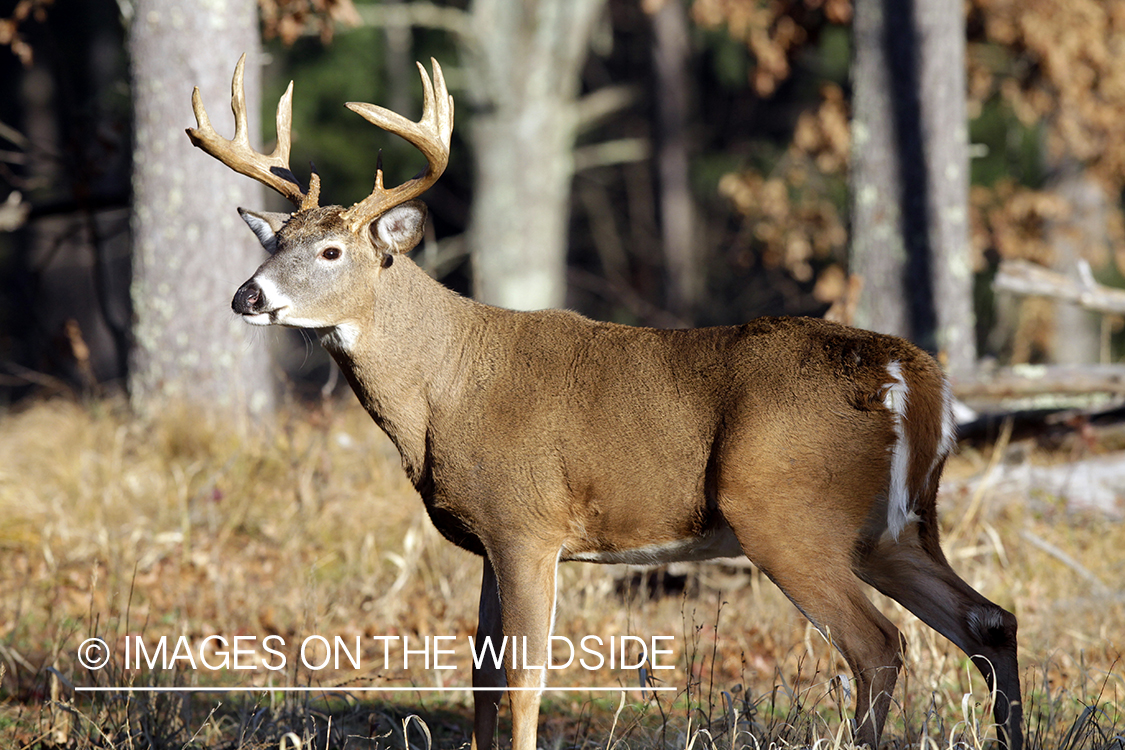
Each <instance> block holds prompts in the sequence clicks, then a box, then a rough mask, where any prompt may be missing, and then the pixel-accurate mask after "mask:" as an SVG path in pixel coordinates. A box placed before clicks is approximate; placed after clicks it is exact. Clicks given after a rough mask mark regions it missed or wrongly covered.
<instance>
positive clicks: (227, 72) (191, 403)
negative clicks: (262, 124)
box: [129, 0, 274, 425]
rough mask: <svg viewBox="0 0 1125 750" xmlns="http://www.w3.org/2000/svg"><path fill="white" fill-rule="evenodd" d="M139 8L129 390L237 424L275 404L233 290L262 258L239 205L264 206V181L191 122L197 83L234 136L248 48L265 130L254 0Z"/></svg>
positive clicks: (133, 39) (144, 403) (147, 405)
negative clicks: (203, 141)
mask: <svg viewBox="0 0 1125 750" xmlns="http://www.w3.org/2000/svg"><path fill="white" fill-rule="evenodd" d="M134 7H135V16H134V18H133V22H132V27H131V29H130V34H129V52H130V56H131V64H132V79H133V97H134V107H135V109H134V122H135V133H136V143H135V151H134V154H135V155H134V167H133V191H134V195H133V217H132V223H133V243H134V246H133V248H134V249H133V284H132V300H133V310H134V322H133V339H134V341H133V350H132V355H131V358H130V365H131V368H130V374H129V389H130V395H131V398H132V400H133V403H134V405H135V406H137V407H138V408H139V409H140V410H141V411H142V412H144V411H150V412H151V411H155V410H157V409H160V408H162V407H163V406H166V405H168V404H169V403H180V404H182V405H184V406H186V407H188V408H191V409H200V408H202V410H203V411H204V412H212V413H214V414H215V415H222V416H223V417H224V418H225V419H230V420H231V423H232V424H233V425H239V424H241V423H242V420H243V418H244V417H245V415H247V414H251V415H254V416H264V415H266V414H268V413H269V412H270V411H271V410H272V408H273V404H274V396H273V383H272V377H271V365H270V357H269V355H268V353H267V351H266V347H264V346H263V345H262V342H261V340H260V339H261V337H260V336H258V337H254V336H252V334H251V331H250V329H249V327H248V326H246V325H245V324H243V323H242V322H241V321H240V320H238V319H237V318H236V317H235V316H234V315H233V314H231V310H230V298H231V295H232V294H233V292H234V290H235V289H236V288H237V286H238V284H239V283H240V282H241V281H242V280H244V279H245V278H247V277H248V276H249V275H250V274H251V273H253V271H254V269H255V268H256V267H257V266H258V264H259V263H261V261H262V250H261V247H260V245H259V244H258V242H257V241H256V240H255V239H254V236H253V234H251V232H250V231H249V230H248V229H247V228H246V227H245V226H244V225H243V223H242V221H241V220H240V219H239V218H238V214H237V213H236V212H235V208H236V207H237V206H247V207H257V206H260V205H262V202H263V201H262V192H261V186H260V185H259V184H258V183H256V182H254V181H253V180H249V179H247V178H245V177H243V176H242V175H239V174H237V173H235V172H233V171H231V170H230V169H227V168H226V167H224V166H222V165H221V164H219V163H218V162H216V161H215V160H214V159H212V158H211V157H209V156H207V155H205V154H203V153H202V152H201V151H199V150H198V149H195V148H193V147H192V146H191V144H190V142H189V141H188V138H187V136H186V135H185V134H184V129H185V128H187V127H192V126H194V125H195V118H194V117H193V115H192V111H191V91H192V87H193V86H199V89H200V91H201V93H202V94H203V98H204V101H205V103H206V104H207V108H208V113H209V114H210V115H211V118H212V120H213V122H215V126H216V129H217V130H219V131H220V132H222V133H225V134H230V135H233V133H234V126H233V118H232V116H231V115H230V114H229V107H228V103H229V98H228V92H229V91H230V81H231V75H232V73H233V71H234V65H235V63H236V62H237V61H238V56H239V55H240V54H241V53H242V52H243V51H245V52H246V53H247V55H248V61H249V64H248V65H247V66H246V100H247V104H248V109H249V112H250V115H251V117H250V132H252V133H258V132H260V130H259V128H258V126H257V122H256V121H257V119H258V118H257V117H256V115H257V113H258V111H259V107H258V102H259V100H260V97H261V94H260V79H261V76H260V75H259V73H260V71H259V60H260V56H261V55H260V41H259V38H258V22H257V5H256V4H255V2H254V0H232V1H231V2H228V3H220V4H214V3H212V4H205V5H199V6H196V5H193V4H190V3H188V4H184V3H174V2H171V0H138V2H137V3H136V5H135V6H134ZM255 339H257V340H255Z"/></svg>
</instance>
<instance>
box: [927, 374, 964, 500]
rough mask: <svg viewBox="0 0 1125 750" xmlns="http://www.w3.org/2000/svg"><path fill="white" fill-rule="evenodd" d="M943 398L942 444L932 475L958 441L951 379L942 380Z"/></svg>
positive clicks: (935, 457) (936, 456) (938, 448)
mask: <svg viewBox="0 0 1125 750" xmlns="http://www.w3.org/2000/svg"><path fill="white" fill-rule="evenodd" d="M941 398H942V401H941V442H940V443H938V447H937V453H936V454H935V455H934V462H933V463H932V464H931V465H930V474H933V473H934V472H935V471H936V470H937V467H938V464H940V463H941V461H942V459H944V458H945V457H946V456H948V455H949V453H950V452H951V451H952V450H953V446H954V445H955V443H956V441H957V417H956V415H955V413H954V408H955V406H956V405H957V402H956V400H955V399H954V398H953V385H952V384H951V383H950V382H949V378H942V384H941ZM965 408H968V407H965ZM935 479H936V477H935Z"/></svg>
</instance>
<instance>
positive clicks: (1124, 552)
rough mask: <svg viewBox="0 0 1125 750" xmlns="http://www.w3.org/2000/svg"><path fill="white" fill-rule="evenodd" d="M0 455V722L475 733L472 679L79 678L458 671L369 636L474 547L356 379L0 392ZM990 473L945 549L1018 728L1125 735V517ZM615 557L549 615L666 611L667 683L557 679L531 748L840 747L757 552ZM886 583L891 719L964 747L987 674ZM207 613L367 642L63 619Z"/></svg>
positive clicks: (613, 630)
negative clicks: (651, 585)
mask: <svg viewBox="0 0 1125 750" xmlns="http://www.w3.org/2000/svg"><path fill="white" fill-rule="evenodd" d="M0 455H2V456H4V459H3V463H2V464H0V670H2V671H3V672H4V675H3V683H2V687H0V744H3V745H5V746H14V747H35V746H43V747H47V746H51V745H52V743H56V744H69V745H70V746H77V747H114V748H127V747H150V746H151V747H176V748H179V747H206V748H225V747H260V748H265V747H283V746H288V747H295V746H298V745H295V744H294V742H297V743H301V744H300V745H299V746H301V747H317V748H323V747H344V746H347V747H376V746H377V747H394V748H404V747H406V746H408V745H409V746H411V747H427V746H430V745H431V743H432V745H433V746H435V747H438V746H440V747H457V746H460V745H461V744H462V743H464V742H465V741H466V740H467V734H468V727H469V716H470V708H469V701H468V698H467V696H465V695H464V694H455V693H454V694H450V693H438V694H433V693H430V694H414V693H405V694H401V693H400V694H394V695H392V694H380V693H364V694H352V695H350V696H349V695H345V694H343V693H339V694H334V695H329V696H324V695H320V694H297V695H292V694H290V695H282V694H278V693H270V694H262V693H255V694H244V695H226V696H215V695H213V694H196V695H195V696H194V697H187V696H186V695H184V694H176V695H167V694H159V695H152V694H144V693H136V694H132V695H113V694H96V695H91V694H89V693H77V694H76V693H75V692H74V691H73V690H72V687H73V686H85V685H91V684H101V685H110V684H112V685H116V686H124V685H134V686H143V685H163V686H185V685H228V686H229V685H241V686H251V685H259V686H260V685H266V684H272V685H320V686H333V685H339V686H342V687H347V686H353V687H354V686H385V685H411V684H415V685H434V684H436V683H437V681H439V680H443V681H444V683H445V684H448V685H458V684H459V685H466V684H469V672H468V663H467V661H468V660H467V649H461V650H460V651H458V652H457V654H456V655H455V656H454V657H453V661H455V662H456V663H457V665H458V669H456V670H454V671H452V672H445V673H438V672H436V671H435V670H424V669H415V670H411V671H410V672H409V673H407V672H404V671H403V670H397V669H390V670H384V669H383V668H382V666H383V665H382V663H381V662H382V649H381V647H380V646H379V645H378V644H376V643H375V642H374V641H371V640H370V636H375V635H409V636H411V637H415V638H417V637H420V636H424V635H438V634H441V635H451V636H455V637H456V638H457V639H458V642H459V643H464V640H465V637H466V636H467V635H469V634H471V633H472V632H473V629H474V627H475V622H476V594H477V587H478V583H479V581H478V579H479V570H480V564H479V561H478V560H477V559H475V558H473V557H472V556H471V555H469V554H467V553H464V552H461V551H459V550H457V549H455V548H454V547H453V546H452V545H450V544H448V543H446V542H445V541H444V540H442V539H441V538H440V536H439V535H438V534H437V533H436V532H435V531H434V530H433V528H432V526H431V525H430V523H429V520H428V519H427V518H426V517H425V513H424V511H423V509H422V505H421V502H420V501H419V500H418V498H417V496H416V495H415V494H414V491H413V489H412V488H411V487H410V486H409V484H408V482H407V481H406V479H405V477H404V476H403V473H402V471H401V469H400V467H399V463H398V458H397V455H396V454H395V453H394V451H393V449H392V448H391V446H390V445H389V443H388V442H387V441H386V439H385V438H384V436H383V435H382V433H381V432H379V430H378V429H377V428H376V427H375V426H374V425H373V424H372V423H371V422H370V420H369V419H368V417H367V416H366V414H364V413H363V412H362V411H361V410H360V409H359V407H358V406H357V405H354V404H353V403H352V402H351V401H350V400H348V401H344V402H341V404H339V405H337V406H335V408H334V410H332V411H331V412H330V413H329V412H325V411H324V410H313V411H308V410H295V411H294V412H293V413H292V414H290V415H288V416H286V417H285V418H283V419H282V420H281V423H280V425H279V426H278V427H277V428H276V429H274V430H272V431H270V432H268V433H263V434H260V435H257V436H250V437H245V436H242V437H240V436H238V435H236V434H233V433H231V432H230V431H228V430H226V429H224V427H223V426H222V425H214V424H208V423H206V422H205V421H203V420H200V419H199V418H198V417H197V416H196V415H194V414H192V413H189V412H178V413H169V414H166V415H164V416H163V417H162V418H160V419H158V420H155V421H153V422H150V423H144V424H142V423H140V422H137V421H135V420H134V419H133V418H132V417H131V416H130V415H129V413H128V411H127V410H126V409H125V408H124V407H123V406H122V405H121V404H119V403H116V402H112V401H111V402H97V403H93V404H89V405H79V404H76V403H73V402H71V401H67V400H64V399H58V400H53V401H49V402H44V403H37V404H34V405H32V406H29V407H26V408H23V409H22V410H20V411H19V412H18V413H13V414H8V415H5V416H3V417H0ZM987 459H988V455H987V454H978V453H976V452H974V451H971V450H965V451H963V452H962V454H961V455H960V456H959V457H958V458H957V459H956V461H955V462H954V464H953V465H952V466H951V467H950V472H949V474H950V476H951V477H952V478H958V477H962V478H963V477H967V476H972V475H974V474H980V473H981V472H984V471H985V470H986V469H987V465H988V460H987ZM1038 460H1051V457H1050V456H1040V457H1039V458H1038ZM982 500H983V503H982V504H981V505H980V512H979V513H975V514H974V515H973V517H972V518H970V519H969V520H968V522H964V517H965V512H966V509H967V508H969V507H970V506H971V505H972V498H971V496H970V493H969V491H967V490H966V491H960V492H953V493H950V494H949V496H947V497H946V498H945V499H944V501H943V513H944V518H945V519H946V522H947V527H948V528H947V539H948V541H947V549H948V551H949V553H950V557H951V559H952V561H953V563H954V565H955V567H957V568H958V570H959V571H960V572H961V573H962V574H963V575H964V576H965V577H966V579H967V580H968V581H969V582H970V583H971V584H972V585H974V586H975V587H977V588H978V589H980V590H981V591H982V593H984V594H985V595H986V596H989V597H990V598H992V599H994V600H995V601H997V602H998V603H1000V604H1002V605H1003V606H1005V607H1008V608H1012V609H1014V610H1015V611H1016V612H1017V614H1018V615H1019V616H1020V640H1021V654H1020V657H1021V663H1022V665H1023V667H1024V689H1025V691H1026V703H1027V718H1028V721H1029V728H1028V731H1029V736H1030V739H1031V746H1032V747H1044V748H1046V747H1050V748H1054V747H1069V748H1080V747H1117V748H1121V747H1122V746H1123V743H1125V740H1122V739H1120V738H1121V737H1122V736H1123V735H1125V677H1123V675H1125V662H1123V660H1122V652H1123V650H1125V625H1123V624H1122V623H1125V591H1123V586H1122V581H1123V580H1125V525H1123V524H1121V523H1119V522H1117V523H1115V522H1109V521H1106V520H1103V519H1100V518H1095V517H1080V516H1075V515H1073V514H1070V513H1068V512H1067V511H1066V509H1065V508H1064V507H1062V506H1061V505H1060V504H1058V503H1057V502H1056V501H1055V500H1054V499H1052V498H1045V497H1029V498H1027V499H1026V502H1025V503H1019V504H1009V505H1006V506H1003V507H992V504H991V503H990V502H989V500H990V498H989V496H988V493H987V492H986V493H984V495H983V496H982ZM951 532H952V533H951ZM1029 536H1030V537H1034V538H1036V539H1038V540H1040V541H1042V542H1046V543H1047V546H1046V547H1045V546H1044V545H1038V546H1036V545H1035V544H1032V543H1029V542H1028V541H1027V539H1028V538H1029ZM1045 550H1046V551H1045ZM1064 558H1069V560H1064ZM627 572H628V571H625V570H624V569H620V568H615V569H606V568H604V567H600V566H593V565H578V564H575V565H569V566H564V568H563V570H562V575H561V580H560V586H559V591H560V601H559V621H558V625H557V628H556V633H558V634H561V635H567V636H571V637H579V636H581V635H584V634H598V635H601V636H602V637H606V636H612V635H621V634H636V635H642V636H645V637H648V636H650V635H674V636H676V641H675V646H674V648H675V656H676V659H677V661H676V663H677V665H678V666H677V668H676V669H675V670H673V671H672V672H671V673H670V675H671V676H670V677H669V676H668V675H669V673H665V674H661V675H658V676H659V677H661V678H663V679H666V680H667V681H668V684H670V685H673V686H675V687H678V688H680V689H681V691H680V693H678V694H677V697H676V699H675V700H674V701H673V700H672V699H671V698H662V699H661V701H660V703H659V704H656V703H654V702H651V701H650V702H648V703H645V702H644V701H642V700H641V699H640V698H639V697H638V696H637V694H635V693H634V694H631V695H630V696H629V702H628V703H626V704H625V705H624V706H620V705H619V703H618V700H619V696H618V695H617V694H601V695H596V694H588V693H552V694H549V695H548V697H547V698H546V700H545V701H544V712H543V716H542V726H541V729H542V731H541V742H542V743H543V745H544V746H545V747H551V748H555V747H600V748H610V747H646V748H647V747H677V748H687V747H690V746H692V745H693V743H702V745H703V746H707V747H715V748H723V749H726V748H739V747H756V746H758V744H759V743H766V744H768V743H769V742H770V741H774V742H776V743H777V746H779V747H797V746H810V745H812V744H813V743H814V742H817V741H819V743H820V744H818V745H817V746H818V747H849V746H850V745H849V744H848V743H847V739H846V738H847V723H846V721H844V719H845V718H846V717H847V716H849V715H850V714H849V712H850V710H851V699H850V697H849V696H847V695H846V693H845V690H844V688H843V687H842V684H841V682H840V681H839V680H838V679H837V677H838V676H839V675H841V674H847V670H846V667H845V666H844V665H843V663H842V662H841V660H840V659H839V657H838V656H836V655H835V653H834V652H833V651H832V650H831V649H830V648H829V647H828V646H827V645H826V644H825V643H824V641H823V639H822V638H821V637H820V636H819V635H818V634H817V633H816V632H815V631H814V630H812V629H811V628H810V627H808V626H807V625H806V624H805V622H804V621H803V620H802V619H801V618H800V616H799V615H798V614H797V613H796V611H795V610H794V608H793V607H792V606H791V605H790V604H789V602H788V601H787V600H785V598H784V597H783V596H782V595H781V594H780V593H779V592H778V591H777V590H776V589H775V588H774V587H773V586H772V584H770V583H769V582H768V581H767V580H765V579H764V578H763V577H762V576H760V575H759V574H758V573H756V572H753V571H747V570H745V569H737V568H732V567H729V566H724V565H722V564H714V565H708V566H703V567H701V568H698V569H696V570H694V571H691V572H689V574H688V576H687V580H686V584H687V586H686V589H685V591H684V592H682V593H673V594H671V595H667V596H660V597H649V596H647V595H643V594H636V593H635V592H634V593H633V594H626V593H622V591H623V589H628V586H623V585H622V584H621V581H622V580H623V579H624V577H625V576H626V574H627ZM1092 580H1093V581H1100V582H1101V584H1102V585H1103V587H1104V588H1102V589H1095V588H1094V587H1095V585H1096V584H1092V583H1091V581H1092ZM879 604H880V606H881V607H882V608H883V610H884V611H885V612H887V613H888V614H889V615H890V616H891V618H892V619H893V620H894V621H895V622H896V623H898V624H899V625H900V627H901V628H902V629H903V632H904V633H905V634H906V636H907V638H908V639H909V641H910V644H911V646H910V655H909V659H908V661H909V667H908V669H907V672H906V674H905V677H904V679H903V681H902V682H901V683H900V687H899V689H898V691H897V692H896V706H895V710H894V711H893V712H892V716H891V719H890V721H889V722H888V728H887V732H886V742H885V744H887V745H888V746H890V747H919V746H925V747H941V748H945V747H951V746H957V747H977V746H981V745H982V742H983V740H982V739H981V738H980V735H981V734H982V733H983V734H984V735H986V736H987V735H989V734H990V733H989V732H988V729H987V724H988V718H987V717H988V712H989V709H988V696H987V694H986V690H985V688H984V686H983V684H982V682H981V680H980V679H979V677H978V676H976V675H975V673H974V672H973V671H972V669H971V668H970V667H969V665H968V663H967V660H966V659H965V658H964V656H963V655H962V654H960V652H958V651H956V650H955V649H954V648H953V647H952V646H951V645H950V644H948V643H947V642H946V641H944V640H943V639H942V638H940V637H939V636H937V635H935V634H934V633H933V632H932V631H930V630H929V629H927V628H926V627H924V626H921V625H920V624H919V623H918V622H917V621H916V620H914V619H913V618H912V617H911V616H909V615H908V614H906V613H905V612H904V611H903V610H902V609H901V608H899V607H898V606H897V605H895V604H893V603H890V602H886V601H880V602H879ZM213 634H218V635H225V636H227V637H233V636H235V635H246V636H254V637H256V638H258V639H262V638H265V637H266V636H267V635H270V634H276V635H279V636H281V637H282V638H284V639H285V642H286V643H287V644H294V643H298V642H300V640H301V639H302V638H303V637H304V636H306V635H310V634H321V635H325V636H328V637H329V638H331V637H333V636H336V635H339V636H343V637H345V638H348V639H351V638H354V636H356V635H359V636H362V637H363V638H364V639H365V643H366V644H367V646H366V647H365V651H364V664H365V666H364V668H363V669H361V670H359V671H356V670H350V669H346V670H345V669H342V670H339V671H318V672H315V673H312V672H310V671H308V670H300V671H298V670H295V669H293V668H291V667H290V668H287V669H286V670H284V671H282V672H270V671H267V670H262V669H259V670H257V671H255V672H238V673H236V672H233V671H230V670H226V671H220V672H210V671H206V670H198V671H196V670H190V669H182V668H181V669H179V670H177V671H175V672H164V671H160V670H157V671H156V672H150V671H148V670H143V671H139V670H124V669H123V668H122V664H121V658H122V654H121V653H120V651H119V652H118V653H116V654H115V656H114V660H113V661H111V664H110V666H109V667H107V668H106V669H105V670H103V671H102V672H99V673H91V672H89V671H87V670H84V669H81V668H80V667H79V666H78V665H77V664H76V651H77V648H78V645H79V644H80V643H81V642H82V641H83V640H84V639H85V638H87V637H89V636H93V635H97V636H99V637H102V638H104V639H105V640H106V641H108V642H110V643H111V644H113V645H114V646H115V647H116V648H118V649H120V648H121V646H122V643H123V641H122V639H123V638H124V636H126V635H141V636H143V638H144V639H145V641H146V642H148V643H152V642H154V641H155V640H156V639H157V638H159V637H160V636H169V637H171V638H172V639H173V642H174V641H175V639H176V638H178V637H179V636H181V635H186V636H187V637H188V638H189V639H193V641H195V642H198V641H199V640H201V639H202V638H204V637H206V636H208V635H213ZM295 661H296V660H295V659H291V661H290V664H292V663H295ZM181 666H182V664H181ZM637 679H638V678H637V675H636V673H635V672H623V671H621V670H615V671H609V670H604V671H599V672H596V673H588V672H584V671H581V670H579V671H578V672H574V671H567V672H565V673H564V674H561V675H552V676H551V682H552V683H553V684H556V685H558V684H561V683H562V682H576V683H578V684H582V685H594V684H598V685H602V686H609V685H615V684H618V683H620V684H628V685H635V684H636V681H637ZM966 696H968V697H966ZM220 704H221V705H220ZM1088 707H1092V709H1090V708H1088ZM736 712H737V714H736ZM413 713H417V714H420V715H422V716H423V717H424V718H425V720H426V722H425V725H424V726H423V725H421V724H416V723H413V722H410V727H409V729H408V730H406V733H405V734H404V733H403V732H404V728H403V719H404V718H405V717H406V716H408V715H410V714H413ZM736 717H737V718H736ZM701 729H702V730H704V731H703V732H700V731H699V730H701ZM1068 731H1073V736H1072V737H1071V738H1069V739H1068V734H1067V733H1068ZM287 733H291V734H287ZM427 733H429V734H430V735H432V738H431V739H427ZM1114 736H1117V737H1118V738H1119V739H1118V740H1117V743H1118V744H1116V745H1113V744H1110V743H1111V742H1112V741H1113V740H1112V738H1113V737H1114ZM287 737H288V739H286V738H287ZM926 738H929V740H931V741H932V743H933V744H926ZM959 742H960V743H963V744H959V745H958V744H956V743H959ZM286 743H288V744H286ZM763 746H765V745H763Z"/></svg>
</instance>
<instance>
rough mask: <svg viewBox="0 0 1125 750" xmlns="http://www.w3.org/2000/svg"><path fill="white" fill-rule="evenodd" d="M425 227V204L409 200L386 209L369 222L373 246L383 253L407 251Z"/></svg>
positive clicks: (417, 239) (393, 253)
mask: <svg viewBox="0 0 1125 750" xmlns="http://www.w3.org/2000/svg"><path fill="white" fill-rule="evenodd" d="M425 229H426V204H425V203H423V202H422V201H409V202H408V203H403V204H402V205H399V206H395V207H394V208H392V209H390V210H389V211H386V212H385V213H383V215H381V216H380V217H379V218H377V219H375V221H373V222H371V238H372V240H374V242H375V248H376V249H377V250H381V251H382V252H384V253H389V254H392V255H398V254H401V253H408V252H410V251H411V250H413V249H414V246H415V245H417V244H418V243H419V242H421V240H422V233H423V232H424V231H425Z"/></svg>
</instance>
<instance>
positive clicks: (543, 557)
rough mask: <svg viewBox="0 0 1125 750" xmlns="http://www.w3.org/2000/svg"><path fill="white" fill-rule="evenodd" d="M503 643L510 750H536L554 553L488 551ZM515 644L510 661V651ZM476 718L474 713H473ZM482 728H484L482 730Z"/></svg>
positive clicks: (555, 565)
mask: <svg viewBox="0 0 1125 750" xmlns="http://www.w3.org/2000/svg"><path fill="white" fill-rule="evenodd" d="M489 557H490V559H491V560H492V567H493V569H494V571H495V576H496V582H497V590H498V592H499V603H500V607H499V609H500V623H501V627H502V630H503V635H504V636H505V637H506V638H507V641H508V643H507V651H506V653H505V664H504V666H505V670H504V671H505V676H506V678H507V684H508V687H510V688H519V689H518V690H510V691H509V692H508V701H509V703H510V704H511V709H512V750H535V746H536V732H537V729H538V724H539V699H540V698H541V696H542V688H543V685H544V683H545V681H546V674H547V670H546V668H545V667H546V664H547V655H548V643H549V642H550V635H551V627H552V625H553V624H554V615H555V581H556V576H557V571H558V559H559V548H558V547H556V548H554V549H552V550H550V552H547V553H544V552H543V550H542V549H536V550H530V551H528V550H517V549H514V548H511V547H508V548H505V549H501V550H489ZM513 644H515V645H516V647H517V650H516V652H515V658H514V659H513V652H512V647H513ZM478 717H479V713H478ZM484 728H487V727H484Z"/></svg>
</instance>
